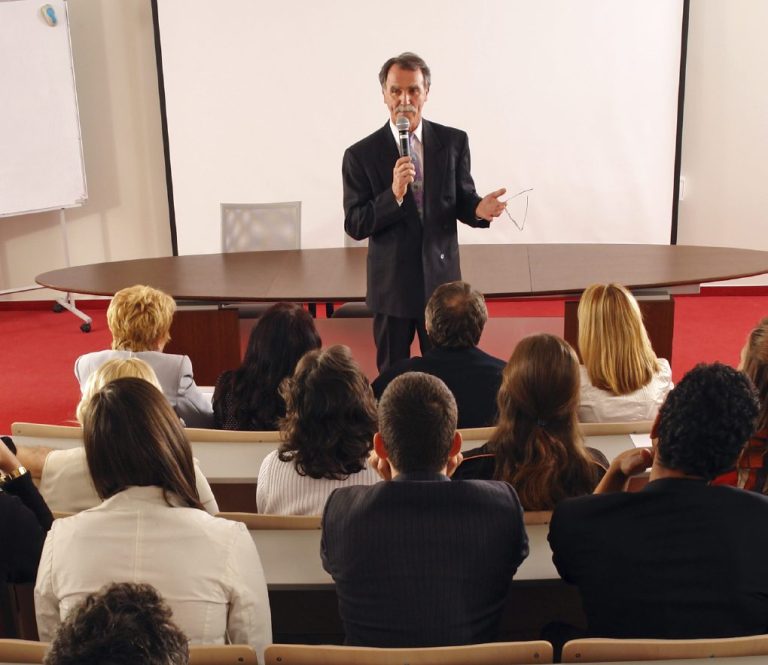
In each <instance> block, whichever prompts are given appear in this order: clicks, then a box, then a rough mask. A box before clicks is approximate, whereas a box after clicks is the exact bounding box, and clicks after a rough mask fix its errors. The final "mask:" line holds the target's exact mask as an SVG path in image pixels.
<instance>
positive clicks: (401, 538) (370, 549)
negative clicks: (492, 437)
mask: <svg viewBox="0 0 768 665" xmlns="http://www.w3.org/2000/svg"><path fill="white" fill-rule="evenodd" d="M374 448H375V453H376V455H375V456H374V458H373V459H372V461H371V463H372V464H374V465H375V466H376V467H377V468H378V469H379V471H380V473H381V474H382V475H383V477H384V478H385V479H386V480H387V481H386V482H383V483H377V484H376V485H371V486H354V487H345V488H342V489H338V490H336V491H335V492H333V494H331V496H330V498H329V499H328V502H327V503H326V505H325V512H324V515H323V536H322V545H321V556H322V559H323V566H324V567H325V569H326V570H327V571H328V572H329V573H330V574H331V575H332V576H333V579H334V581H335V582H336V594H337V596H338V599H339V612H340V614H341V618H342V621H343V623H344V629H345V632H346V642H347V644H351V645H364V646H377V647H427V646H446V645H456V644H471V643H477V642H490V641H493V640H494V639H496V638H497V634H498V626H499V620H500V618H501V614H502V611H503V609H504V605H505V602H506V598H507V593H508V591H509V584H510V582H511V581H512V575H513V574H514V573H515V571H516V570H517V567H518V566H519V565H520V563H521V562H522V560H523V559H524V558H525V557H526V556H527V554H528V538H527V536H526V533H525V527H524V526H523V512H522V508H521V506H520V502H519V501H518V499H517V495H516V494H515V491H514V490H513V489H512V487H511V486H510V485H508V484H507V483H504V482H500V481H493V480H487V481H481V480H457V481H450V480H449V478H448V475H449V474H450V473H452V471H453V470H454V469H455V468H456V465H457V464H458V463H459V461H460V459H461V456H460V453H459V451H460V450H461V435H460V434H459V433H458V432H456V403H455V400H454V399H453V396H452V395H451V392H450V391H449V390H448V388H446V386H445V384H443V382H442V381H440V380H439V379H437V378H435V377H433V376H430V375H428V374H422V373H418V372H410V373H407V374H403V375H402V376H400V377H398V378H397V379H395V380H394V381H393V382H392V383H391V384H390V386H389V387H388V388H387V390H385V391H384V395H383V396H382V398H381V401H380V403H379V431H378V432H377V433H376V434H375V435H374Z"/></svg>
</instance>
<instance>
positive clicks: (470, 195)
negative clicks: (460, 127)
mask: <svg viewBox="0 0 768 665" xmlns="http://www.w3.org/2000/svg"><path fill="white" fill-rule="evenodd" d="M461 134H462V139H463V140H462V142H461V147H460V148H459V154H458V158H457V161H456V218H457V219H458V220H460V221H462V222H464V224H467V225H469V226H474V227H480V228H487V227H489V226H490V225H491V223H490V222H489V221H486V220H485V219H478V218H477V216H476V215H475V210H477V204H478V203H480V200H481V197H480V196H478V194H477V191H476V190H475V181H474V180H473V178H472V170H471V159H470V156H469V139H468V138H467V135H466V134H465V133H464V132H461Z"/></svg>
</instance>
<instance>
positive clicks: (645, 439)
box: [629, 433, 651, 448]
mask: <svg viewBox="0 0 768 665" xmlns="http://www.w3.org/2000/svg"><path fill="white" fill-rule="evenodd" d="M629 437H630V438H631V439H632V443H633V444H634V446H635V448H650V447H651V435H650V434H648V433H646V434H630V435H629Z"/></svg>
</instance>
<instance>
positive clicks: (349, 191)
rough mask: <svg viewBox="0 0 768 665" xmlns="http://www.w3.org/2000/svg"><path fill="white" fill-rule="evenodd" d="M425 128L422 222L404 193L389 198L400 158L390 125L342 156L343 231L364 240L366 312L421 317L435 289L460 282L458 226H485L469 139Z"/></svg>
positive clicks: (438, 127)
mask: <svg viewBox="0 0 768 665" xmlns="http://www.w3.org/2000/svg"><path fill="white" fill-rule="evenodd" d="M422 122H423V123H424V128H423V135H422V136H423V140H424V220H423V224H422V221H421V220H420V218H419V213H418V210H417V209H416V202H415V200H414V198H413V194H412V193H411V191H410V188H409V189H408V192H407V193H406V196H405V198H404V199H403V205H402V206H398V205H397V201H396V200H395V196H394V194H393V193H392V169H393V167H394V165H395V162H396V161H397V159H398V157H399V155H398V151H397V145H396V143H395V140H394V137H393V136H392V132H391V130H390V127H389V123H387V124H386V125H384V127H382V128H381V129H379V130H378V131H376V132H374V133H373V134H371V135H370V136H368V137H366V138H364V139H363V140H362V141H359V142H358V143H355V144H354V145H353V146H352V147H350V148H348V149H347V151H346V152H345V153H344V161H343V164H342V177H343V184H344V230H345V231H346V232H347V233H348V234H349V235H350V236H352V237H353V238H355V239H356V240H362V239H364V238H369V243H368V295H367V297H366V303H367V304H368V307H370V308H371V310H372V311H374V312H376V313H380V314H388V315H391V316H398V317H402V318H421V317H422V316H423V315H424V305H425V304H426V301H427V299H428V298H429V296H430V295H432V292H433V291H434V290H435V288H436V287H438V286H440V284H443V283H445V282H450V281H453V280H457V279H461V270H460V267H459V243H458V239H457V235H456V220H457V219H459V220H461V221H462V222H464V223H465V224H469V225H470V226H480V227H487V226H489V222H486V221H485V220H482V219H481V220H478V219H476V218H475V209H476V208H477V204H478V202H479V201H480V197H479V196H478V195H477V192H476V191H475V183H474V181H473V180H472V175H471V174H470V158H469V142H468V140H467V135H466V134H465V133H464V132H462V131H460V130H458V129H453V128H451V127H445V126H443V125H438V124H436V123H433V122H427V121H426V120H422Z"/></svg>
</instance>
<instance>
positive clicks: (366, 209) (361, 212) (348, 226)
mask: <svg viewBox="0 0 768 665" xmlns="http://www.w3.org/2000/svg"><path fill="white" fill-rule="evenodd" d="M393 166H394V164H393ZM368 168H372V167H371V166H370V165H365V166H364V165H363V163H362V161H361V160H360V158H359V157H358V156H357V155H356V154H355V153H354V151H353V150H352V149H348V150H347V151H346V152H345V153H344V161H343V162H342V165H341V176H342V183H343V186H344V230H345V231H346V232H347V234H348V235H349V236H351V237H352V238H354V239H355V240H364V239H365V238H368V237H370V236H372V235H375V234H377V233H379V232H381V231H383V230H384V229H386V228H387V227H389V226H391V225H392V224H396V223H398V222H400V221H402V220H404V219H405V218H406V210H405V206H399V205H397V201H396V200H395V195H394V194H393V193H392V188H391V186H384V184H383V183H382V189H381V191H374V184H373V183H374V182H375V181H376V180H377V178H376V177H375V175H374V174H371V173H368V172H367V169H368ZM390 184H391V183H390Z"/></svg>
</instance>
